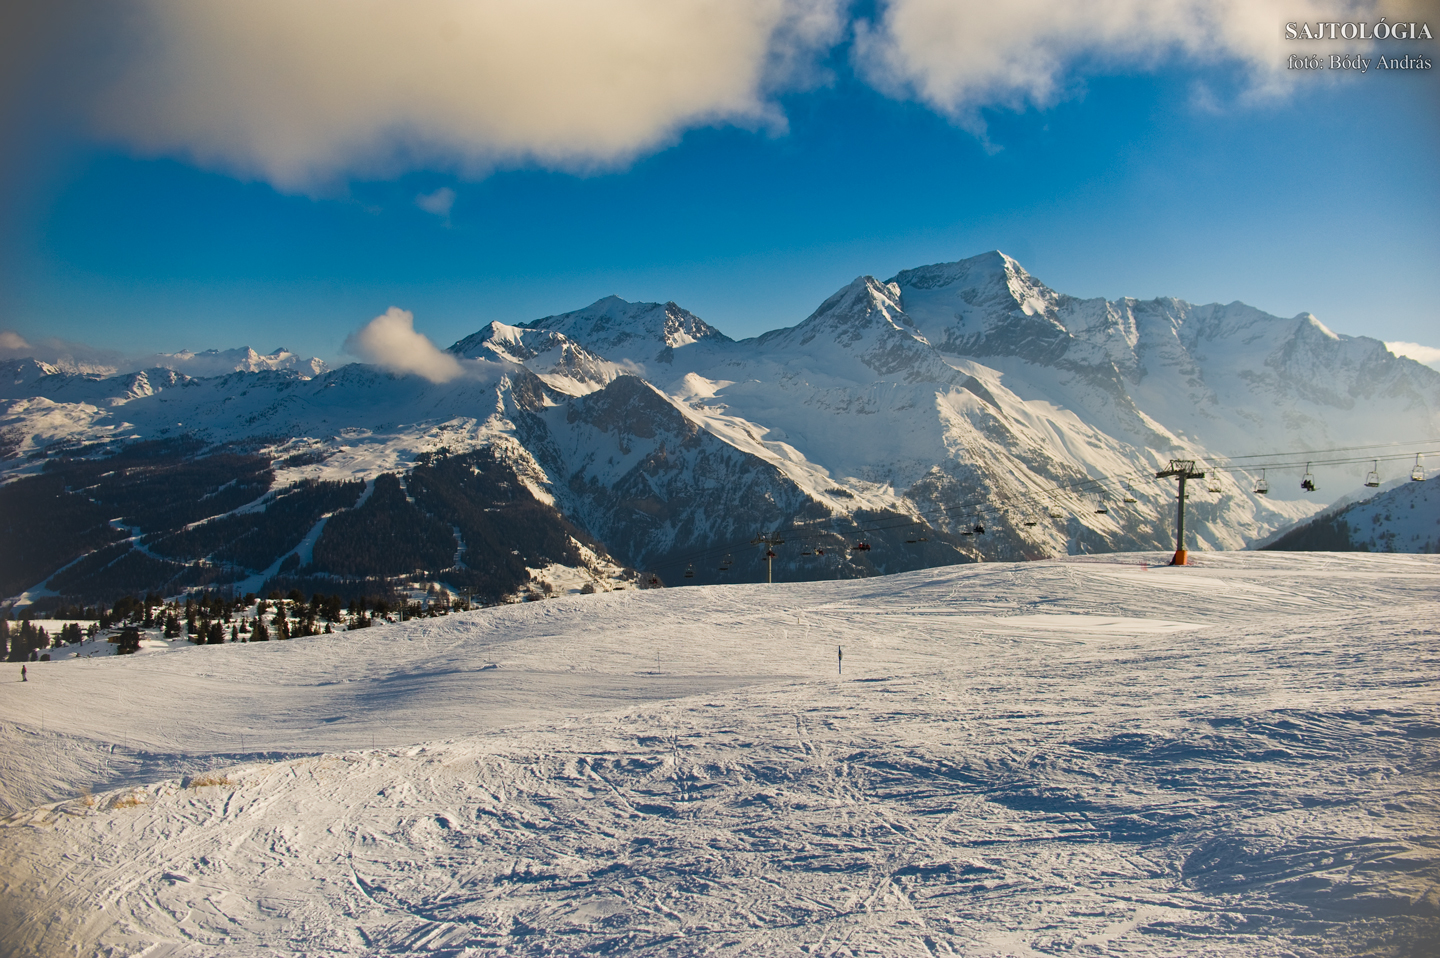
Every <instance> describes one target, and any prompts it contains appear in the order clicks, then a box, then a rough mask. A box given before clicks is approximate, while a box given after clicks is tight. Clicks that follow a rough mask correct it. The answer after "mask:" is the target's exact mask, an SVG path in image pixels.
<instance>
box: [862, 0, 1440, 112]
mask: <svg viewBox="0 0 1440 958" xmlns="http://www.w3.org/2000/svg"><path fill="white" fill-rule="evenodd" d="M1426 6H1433V4H1425V3H1421V2H1413V0H1378V2H1377V3H1364V2H1358V0H1095V2H1089V3H1080V2H1073V0H1007V2H1005V3H993V2H973V0H966V2H956V0H889V2H887V3H885V4H884V6H883V8H882V9H881V12H880V15H879V16H878V18H877V20H876V21H875V22H874V23H871V22H869V21H861V22H860V23H858V24H857V25H856V38H855V39H856V43H855V51H854V52H855V61H856V65H857V67H858V68H859V69H860V71H861V72H862V73H863V74H865V75H866V76H867V78H868V79H869V80H870V81H871V82H872V83H874V84H875V85H876V86H877V87H879V88H880V89H882V90H885V91H886V92H888V93H890V94H892V95H897V96H907V97H912V98H914V99H917V100H919V101H921V102H923V103H925V104H927V105H929V106H931V107H932V108H934V109H936V110H938V111H940V112H942V113H944V114H946V115H948V116H949V117H951V118H952V119H954V120H956V121H958V122H960V123H961V124H962V125H964V126H967V127H970V128H972V129H976V130H977V132H978V131H979V130H980V129H983V122H982V121H981V119H980V114H979V111H980V110H981V109H982V108H985V107H993V106H1000V107H1007V108H1010V109H1023V108H1025V107H1026V106H1036V107H1042V108H1043V107H1046V106H1049V105H1051V104H1053V103H1055V102H1056V101H1057V100H1059V99H1061V98H1063V97H1065V96H1067V95H1068V94H1069V93H1070V92H1071V91H1072V89H1073V85H1074V82H1075V80H1076V78H1077V76H1078V75H1079V73H1080V72H1081V71H1082V70H1083V69H1086V68H1088V69H1091V70H1096V69H1100V70H1107V71H1114V70H1118V71H1120V72H1135V71H1141V70H1147V69H1151V68H1153V67H1155V66H1156V65H1157V64H1158V63H1159V62H1160V61H1161V60H1162V59H1163V58H1166V57H1177V58H1180V59H1183V60H1185V61H1187V62H1191V63H1203V62H1208V63H1227V64H1231V65H1239V66H1240V68H1241V69H1242V71H1243V74H1244V80H1245V87H1246V93H1247V94H1248V95H1251V96H1254V95H1260V96H1265V95H1275V94H1278V93H1281V92H1283V91H1285V90H1286V89H1288V87H1289V85H1290V83H1291V82H1292V81H1293V80H1294V73H1293V71H1288V70H1287V69H1286V62H1287V57H1288V56H1289V55H1290V54H1305V55H1309V54H1312V53H1322V52H1324V53H1329V52H1331V51H1332V48H1336V49H1338V47H1339V44H1338V43H1337V44H1323V45H1322V44H1316V43H1307V44H1304V45H1297V44H1296V43H1295V42H1293V41H1286V39H1285V35H1284V26H1285V24H1286V23H1291V22H1296V23H1298V22H1309V23H1315V22H1318V21H1332V20H1339V21H1342V22H1343V21H1346V20H1353V19H1357V18H1362V19H1370V18H1372V17H1373V16H1375V15H1377V14H1380V15H1383V14H1386V13H1388V14H1392V16H1391V19H1392V20H1399V19H1401V18H1402V17H1404V18H1405V19H1407V20H1408V19H1411V17H1410V16H1408V14H1412V13H1415V12H1417V11H1423V8H1424V7H1426ZM1422 19H1423V17H1422ZM1345 46H1347V47H1348V48H1349V49H1350V50H1352V51H1353V50H1355V49H1356V48H1357V47H1358V46H1361V44H1356V43H1347V44H1345Z"/></svg>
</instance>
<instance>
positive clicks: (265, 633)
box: [250, 616, 270, 642]
mask: <svg viewBox="0 0 1440 958" xmlns="http://www.w3.org/2000/svg"><path fill="white" fill-rule="evenodd" d="M250 641H251V642H269V641H270V630H269V629H267V628H265V620H264V619H262V618H260V617H259V616H256V617H255V627H254V628H253V629H252V630H251V632H250Z"/></svg>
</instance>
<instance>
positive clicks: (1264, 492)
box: [1255, 469, 1270, 496]
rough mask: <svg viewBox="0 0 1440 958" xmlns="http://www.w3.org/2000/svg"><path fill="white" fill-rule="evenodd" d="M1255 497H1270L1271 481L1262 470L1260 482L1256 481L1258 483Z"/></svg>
mask: <svg viewBox="0 0 1440 958" xmlns="http://www.w3.org/2000/svg"><path fill="white" fill-rule="evenodd" d="M1255 495H1257V496H1268V495H1270V483H1269V481H1267V480H1266V478H1265V470H1264V469H1261V470H1260V478H1259V479H1258V480H1256V482H1255Z"/></svg>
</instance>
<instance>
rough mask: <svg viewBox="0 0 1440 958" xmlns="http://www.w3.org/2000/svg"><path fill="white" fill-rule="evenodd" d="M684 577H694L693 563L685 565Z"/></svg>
mask: <svg viewBox="0 0 1440 958" xmlns="http://www.w3.org/2000/svg"><path fill="white" fill-rule="evenodd" d="M685 578H687V579H693V578H695V567H694V566H693V565H692V566H686V567H685Z"/></svg>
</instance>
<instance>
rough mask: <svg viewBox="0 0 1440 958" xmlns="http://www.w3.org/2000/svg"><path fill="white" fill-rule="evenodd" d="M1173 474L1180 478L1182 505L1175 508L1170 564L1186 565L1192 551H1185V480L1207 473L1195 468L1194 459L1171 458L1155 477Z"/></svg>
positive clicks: (1202, 477) (1159, 477) (1197, 477)
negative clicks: (1173, 541)
mask: <svg viewBox="0 0 1440 958" xmlns="http://www.w3.org/2000/svg"><path fill="white" fill-rule="evenodd" d="M1171 476H1174V477H1175V478H1176V479H1179V480H1180V505H1179V508H1177V509H1176V510H1175V558H1173V559H1171V560H1170V564H1171V565H1185V564H1187V562H1188V561H1189V558H1190V553H1188V552H1186V551H1185V480H1187V479H1204V478H1205V473H1203V472H1201V471H1199V470H1198V469H1196V468H1195V460H1194V459H1171V460H1170V465H1169V466H1167V467H1166V468H1164V469H1162V470H1160V471H1159V472H1157V473H1155V478H1156V479H1168V478H1170V477H1171Z"/></svg>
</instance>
